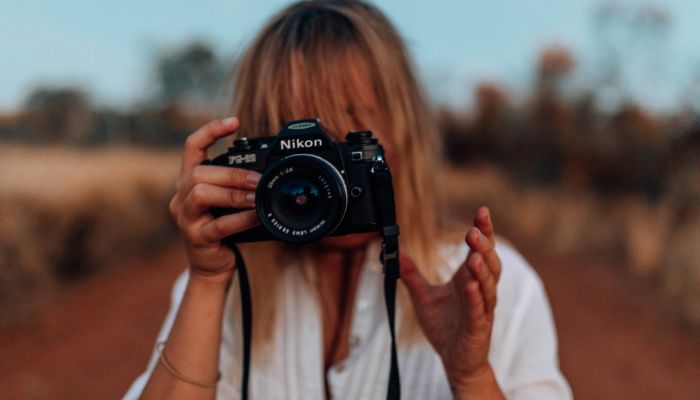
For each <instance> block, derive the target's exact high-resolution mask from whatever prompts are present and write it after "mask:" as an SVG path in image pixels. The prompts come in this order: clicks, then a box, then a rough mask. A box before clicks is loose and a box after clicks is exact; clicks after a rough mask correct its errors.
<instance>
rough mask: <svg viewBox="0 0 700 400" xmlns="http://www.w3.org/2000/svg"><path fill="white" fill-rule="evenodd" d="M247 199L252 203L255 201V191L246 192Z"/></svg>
mask: <svg viewBox="0 0 700 400" xmlns="http://www.w3.org/2000/svg"><path fill="white" fill-rule="evenodd" d="M245 199H246V200H248V201H249V202H251V203H252V202H254V201H255V193H253V192H250V193H246V195H245Z"/></svg>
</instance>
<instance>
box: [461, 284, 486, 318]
mask: <svg viewBox="0 0 700 400" xmlns="http://www.w3.org/2000/svg"><path fill="white" fill-rule="evenodd" d="M464 293H465V294H466V297H467V300H468V307H467V315H468V319H469V321H470V322H472V323H473V322H477V321H479V320H481V319H483V318H484V317H485V310H484V296H483V295H482V294H481V290H479V282H478V281H476V280H473V279H472V280H470V281H469V282H467V284H466V285H465V286H464ZM470 325H472V326H473V324H470Z"/></svg>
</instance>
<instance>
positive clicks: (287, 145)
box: [280, 139, 323, 150]
mask: <svg viewBox="0 0 700 400" xmlns="http://www.w3.org/2000/svg"><path fill="white" fill-rule="evenodd" d="M322 145H323V142H322V141H321V139H306V140H303V139H287V140H282V141H281V142H280V147H281V148H282V150H287V149H308V148H309V147H318V146H322Z"/></svg>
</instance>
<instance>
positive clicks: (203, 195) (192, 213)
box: [183, 183, 255, 219]
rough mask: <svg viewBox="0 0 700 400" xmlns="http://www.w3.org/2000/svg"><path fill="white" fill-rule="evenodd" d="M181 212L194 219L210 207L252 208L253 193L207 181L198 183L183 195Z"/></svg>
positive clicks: (253, 204) (253, 201) (253, 203)
mask: <svg viewBox="0 0 700 400" xmlns="http://www.w3.org/2000/svg"><path fill="white" fill-rule="evenodd" d="M183 207H184V209H183V212H184V214H185V216H186V217H188V218H191V219H195V218H197V217H198V216H200V215H202V214H203V213H204V212H206V211H207V210H208V209H210V208H211V207H222V208H224V207H225V208H253V207H255V193H254V192H252V191H245V190H237V189H229V188H223V187H221V186H215V185H210V184H208V183H198V184H196V185H194V186H193V187H192V190H190V192H189V193H188V194H187V197H185V201H184V203H183Z"/></svg>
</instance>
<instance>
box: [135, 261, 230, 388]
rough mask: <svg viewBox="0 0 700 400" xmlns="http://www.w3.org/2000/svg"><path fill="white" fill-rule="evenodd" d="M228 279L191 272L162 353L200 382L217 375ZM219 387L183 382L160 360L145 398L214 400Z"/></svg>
mask: <svg viewBox="0 0 700 400" xmlns="http://www.w3.org/2000/svg"><path fill="white" fill-rule="evenodd" d="M225 288H226V280H223V279H216V278H203V277H199V276H197V275H193V274H191V275H190V280H189V282H188V284H187V289H186V290H185V294H184V296H183V298H182V303H181V304H180V308H179V310H178V313H177V316H176V317H175V321H174V323H173V327H172V329H171V331H170V335H169V337H168V342H167V345H166V346H165V348H164V349H163V354H164V355H165V357H166V358H167V360H168V361H169V362H170V364H172V366H173V367H174V368H175V369H176V370H177V371H178V372H179V373H181V374H182V375H184V376H186V377H189V378H191V379H193V380H196V381H198V382H214V381H216V379H217V377H218V373H219V370H218V366H219V346H220V343H221V324H222V319H223V309H224V305H225V301H226V292H225ZM215 395H216V388H214V387H211V388H205V387H200V386H196V385H193V384H191V383H188V382H185V381H182V380H180V379H178V378H177V377H175V376H174V375H173V374H172V373H171V372H170V371H168V370H167V369H166V367H165V366H164V365H163V364H162V363H161V362H158V363H157V364H156V367H155V369H154V370H153V374H152V375H151V378H150V380H149V381H148V383H147V384H146V387H145V389H144V392H143V395H142V397H141V398H142V399H164V398H167V399H213V398H214V397H215Z"/></svg>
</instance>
